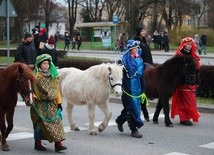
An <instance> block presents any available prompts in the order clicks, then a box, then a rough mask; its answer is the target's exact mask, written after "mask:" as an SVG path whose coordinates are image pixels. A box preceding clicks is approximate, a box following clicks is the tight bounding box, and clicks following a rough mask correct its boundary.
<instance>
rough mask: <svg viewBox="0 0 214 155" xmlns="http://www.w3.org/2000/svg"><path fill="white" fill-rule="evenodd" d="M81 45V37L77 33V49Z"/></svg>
mask: <svg viewBox="0 0 214 155" xmlns="http://www.w3.org/2000/svg"><path fill="white" fill-rule="evenodd" d="M81 45H82V38H81V37H80V35H79V34H78V35H77V50H78V51H79V50H80V47H81Z"/></svg>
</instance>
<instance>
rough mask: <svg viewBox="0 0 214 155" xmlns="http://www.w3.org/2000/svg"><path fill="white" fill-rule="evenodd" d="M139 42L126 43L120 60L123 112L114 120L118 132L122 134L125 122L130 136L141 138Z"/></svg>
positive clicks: (141, 89) (141, 71)
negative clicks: (121, 67)
mask: <svg viewBox="0 0 214 155" xmlns="http://www.w3.org/2000/svg"><path fill="white" fill-rule="evenodd" d="M139 45H140V42H139V41H135V40H132V39H130V40H128V41H127V51H126V53H125V54H124V55H123V57H122V59H121V63H122V64H123V66H124V69H123V80H122V86H123V94H122V104H123V110H122V111H121V114H120V115H119V116H118V117H117V119H116V120H115V121H116V123H117V127H118V130H119V131H120V132H123V124H124V123H125V122H126V121H127V122H128V125H129V128H130V130H131V136H132V137H135V138H142V137H143V135H142V134H141V133H139V132H138V129H139V128H141V127H142V126H143V125H144V124H143V121H142V120H141V118H140V115H141V110H140V109H141V95H142V92H143V91H144V88H143V86H144V84H143V83H142V75H143V72H144V65H143V60H142V58H141V56H140V55H141V52H142V51H141V49H139Z"/></svg>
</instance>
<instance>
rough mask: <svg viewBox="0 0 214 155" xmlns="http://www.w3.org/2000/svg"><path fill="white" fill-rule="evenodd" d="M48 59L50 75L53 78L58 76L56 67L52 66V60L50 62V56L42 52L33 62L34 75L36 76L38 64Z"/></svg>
mask: <svg viewBox="0 0 214 155" xmlns="http://www.w3.org/2000/svg"><path fill="white" fill-rule="evenodd" d="M45 60H48V61H49V62H50V67H49V71H50V73H51V76H52V77H53V78H57V77H58V71H57V69H56V67H55V66H54V64H53V62H52V57H51V56H50V55H49V54H42V55H39V56H37V57H36V63H35V68H34V71H33V72H34V75H35V76H37V75H38V68H39V67H40V64H41V63H42V62H43V61H45Z"/></svg>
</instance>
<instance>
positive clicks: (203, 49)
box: [201, 33, 207, 55]
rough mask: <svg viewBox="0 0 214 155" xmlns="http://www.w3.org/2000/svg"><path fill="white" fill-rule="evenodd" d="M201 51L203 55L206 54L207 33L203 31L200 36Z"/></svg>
mask: <svg viewBox="0 0 214 155" xmlns="http://www.w3.org/2000/svg"><path fill="white" fill-rule="evenodd" d="M201 52H204V55H206V54H207V34H206V33H204V34H202V36H201Z"/></svg>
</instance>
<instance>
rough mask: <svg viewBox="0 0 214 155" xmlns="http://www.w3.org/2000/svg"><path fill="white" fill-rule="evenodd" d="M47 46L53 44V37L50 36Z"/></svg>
mask: <svg viewBox="0 0 214 155" xmlns="http://www.w3.org/2000/svg"><path fill="white" fill-rule="evenodd" d="M48 44H53V45H54V44H55V39H54V37H53V36H50V38H49V39H48Z"/></svg>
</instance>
